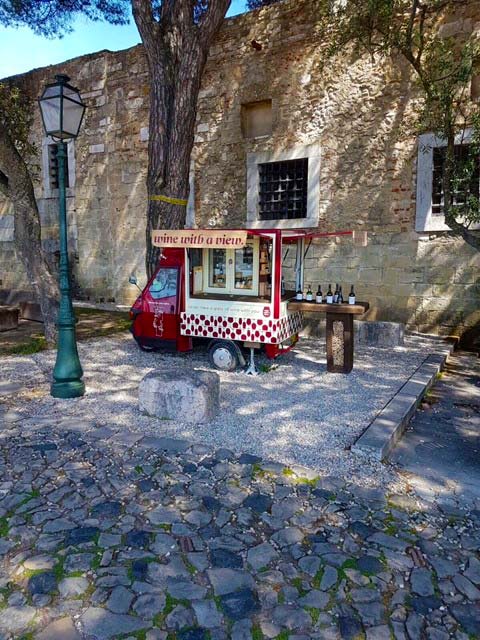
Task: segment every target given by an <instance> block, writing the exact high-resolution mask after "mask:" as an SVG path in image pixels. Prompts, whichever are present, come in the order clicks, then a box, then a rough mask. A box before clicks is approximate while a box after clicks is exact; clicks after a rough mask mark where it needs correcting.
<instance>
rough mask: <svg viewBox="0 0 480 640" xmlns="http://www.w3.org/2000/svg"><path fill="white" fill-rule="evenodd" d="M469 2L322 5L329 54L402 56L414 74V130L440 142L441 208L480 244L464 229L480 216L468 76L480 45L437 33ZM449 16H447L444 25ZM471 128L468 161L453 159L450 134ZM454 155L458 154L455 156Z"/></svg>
mask: <svg viewBox="0 0 480 640" xmlns="http://www.w3.org/2000/svg"><path fill="white" fill-rule="evenodd" d="M467 4H468V0H441V1H440V0H424V1H423V2H418V1H417V0H346V1H340V0H337V1H334V2H331V3H330V6H329V7H328V9H327V14H326V15H328V33H329V35H330V45H329V46H328V47H327V51H326V53H327V57H329V56H331V55H335V54H337V53H340V52H342V53H345V51H350V52H351V53H353V55H362V54H365V53H368V54H369V55H370V56H371V57H372V59H373V60H375V59H376V57H377V56H378V55H383V56H390V55H392V56H395V55H398V54H400V55H401V56H403V58H404V59H405V60H406V61H407V62H408V63H409V65H410V67H411V69H412V70H413V72H414V77H415V78H416V83H417V86H418V88H419V89H420V91H421V95H422V96H423V104H422V106H421V107H420V110H419V114H418V125H419V128H420V130H424V131H432V132H434V133H435V134H436V135H437V136H438V137H440V138H443V139H444V140H445V144H446V152H445V160H444V165H443V181H442V188H443V201H444V204H443V208H444V214H445V221H446V223H447V225H448V226H449V227H450V228H451V229H452V230H453V231H454V232H455V233H458V234H460V235H462V236H463V237H464V239H465V240H467V241H469V242H470V244H472V246H475V248H477V249H480V239H478V240H477V241H475V240H474V239H473V236H472V234H471V233H470V232H469V231H468V229H469V227H470V226H471V224H472V223H474V222H478V221H480V209H479V199H478V183H477V184H475V181H474V180H473V178H474V174H475V171H476V170H477V168H478V158H479V151H480V144H479V140H480V108H479V106H478V104H473V103H472V102H471V101H470V100H469V97H470V95H469V90H470V80H471V78H472V76H473V75H475V73H478V68H479V66H480V42H479V40H478V38H477V37H476V36H475V35H469V34H466V33H457V34H455V36H454V37H450V36H448V37H447V36H446V35H444V34H442V32H441V30H440V27H441V25H442V23H443V22H445V18H446V17H447V16H452V17H454V16H455V11H456V10H458V8H459V7H461V6H463V5H464V6H466V5H467ZM448 21H449V19H447V20H446V22H447V23H448ZM466 128H472V129H473V131H474V134H473V139H472V140H471V142H470V141H469V146H468V158H467V159H465V157H462V158H461V159H460V158H459V157H457V156H456V154H455V149H454V143H455V136H456V135H458V134H460V136H461V134H462V132H465V130H466ZM457 155H458V154H457Z"/></svg>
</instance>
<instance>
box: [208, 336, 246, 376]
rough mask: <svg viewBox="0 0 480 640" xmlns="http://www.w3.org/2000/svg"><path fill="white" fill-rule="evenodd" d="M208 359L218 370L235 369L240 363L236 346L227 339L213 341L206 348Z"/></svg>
mask: <svg viewBox="0 0 480 640" xmlns="http://www.w3.org/2000/svg"><path fill="white" fill-rule="evenodd" d="M208 360H209V362H210V364H211V365H212V366H213V367H215V368H216V369H220V371H235V369H236V368H237V367H238V365H239V364H240V358H239V354H238V347H237V346H236V345H235V343H233V342H229V341H228V340H218V341H217V342H213V343H212V344H211V345H210V346H209V348H208Z"/></svg>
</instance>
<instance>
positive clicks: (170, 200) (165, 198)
mask: <svg viewBox="0 0 480 640" xmlns="http://www.w3.org/2000/svg"><path fill="white" fill-rule="evenodd" d="M150 200H157V201H158V200H160V201H161V202H168V204H178V205H180V206H182V207H186V206H187V204H188V200H182V199H181V198H169V197H168V196H150Z"/></svg>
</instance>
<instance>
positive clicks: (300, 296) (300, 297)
mask: <svg viewBox="0 0 480 640" xmlns="http://www.w3.org/2000/svg"><path fill="white" fill-rule="evenodd" d="M295 298H296V299H297V300H303V291H302V290H301V289H300V287H299V288H298V290H297V295H296V296H295Z"/></svg>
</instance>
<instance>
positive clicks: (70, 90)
mask: <svg viewBox="0 0 480 640" xmlns="http://www.w3.org/2000/svg"><path fill="white" fill-rule="evenodd" d="M56 80H57V81H56V82H54V83H52V84H49V85H47V86H46V87H45V89H44V91H43V93H42V96H41V97H40V99H39V103H40V111H41V113H42V119H43V126H44V127H45V132H46V133H47V135H49V136H51V137H52V138H54V139H57V140H69V139H70V138H76V137H77V136H78V132H79V130H80V125H81V123H82V119H83V114H84V112H85V105H84V104H83V102H82V98H81V96H80V92H79V91H78V89H75V87H72V86H71V85H69V84H68V80H69V78H68V76H64V75H58V76H56Z"/></svg>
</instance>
